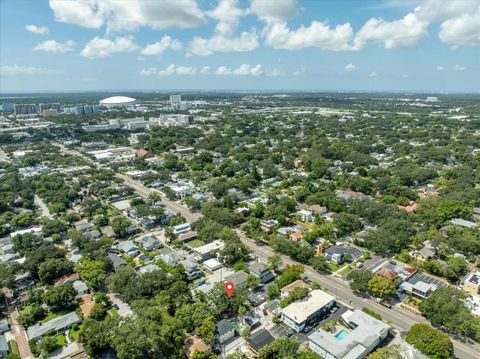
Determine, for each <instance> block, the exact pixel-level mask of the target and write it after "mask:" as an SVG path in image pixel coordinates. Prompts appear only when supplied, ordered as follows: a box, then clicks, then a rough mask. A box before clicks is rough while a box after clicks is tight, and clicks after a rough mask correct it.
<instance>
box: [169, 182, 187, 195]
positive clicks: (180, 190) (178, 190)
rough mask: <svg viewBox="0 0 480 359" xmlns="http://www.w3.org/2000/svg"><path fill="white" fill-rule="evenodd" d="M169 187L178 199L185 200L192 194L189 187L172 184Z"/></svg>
mask: <svg viewBox="0 0 480 359" xmlns="http://www.w3.org/2000/svg"><path fill="white" fill-rule="evenodd" d="M169 187H170V189H171V190H172V191H173V193H175V195H176V196H177V197H178V198H185V197H187V196H190V195H191V194H192V190H191V189H190V187H188V186H180V185H176V184H172V185H170V186H169Z"/></svg>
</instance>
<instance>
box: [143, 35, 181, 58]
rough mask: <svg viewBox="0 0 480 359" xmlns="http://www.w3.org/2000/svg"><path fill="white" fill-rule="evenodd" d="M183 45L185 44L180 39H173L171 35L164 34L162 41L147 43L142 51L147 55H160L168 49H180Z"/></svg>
mask: <svg viewBox="0 0 480 359" xmlns="http://www.w3.org/2000/svg"><path fill="white" fill-rule="evenodd" d="M182 47H183V45H182V43H181V42H180V41H179V40H176V39H174V40H172V38H171V37H170V36H168V35H164V36H163V37H162V39H161V40H160V41H157V42H154V43H153V44H147V46H145V47H144V48H143V49H142V51H141V53H142V55H146V56H152V55H160V54H161V53H163V52H164V51H165V50H167V49H171V50H174V51H179V50H181V49H182Z"/></svg>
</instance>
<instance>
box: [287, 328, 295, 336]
mask: <svg viewBox="0 0 480 359" xmlns="http://www.w3.org/2000/svg"><path fill="white" fill-rule="evenodd" d="M293 334H295V331H294V330H293V329H291V328H290V329H288V330H287V332H286V333H285V336H286V337H287V338H290V337H291V336H292V335H293Z"/></svg>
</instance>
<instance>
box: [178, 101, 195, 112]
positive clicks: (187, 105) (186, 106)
mask: <svg viewBox="0 0 480 359" xmlns="http://www.w3.org/2000/svg"><path fill="white" fill-rule="evenodd" d="M179 108H180V110H182V111H186V110H190V109H191V108H192V103H191V102H190V101H180V106H179Z"/></svg>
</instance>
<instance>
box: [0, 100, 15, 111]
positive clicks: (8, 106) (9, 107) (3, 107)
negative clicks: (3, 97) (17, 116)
mask: <svg viewBox="0 0 480 359" xmlns="http://www.w3.org/2000/svg"><path fill="white" fill-rule="evenodd" d="M13 109H14V105H13V103H11V102H4V103H2V104H0V111H5V112H13Z"/></svg>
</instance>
